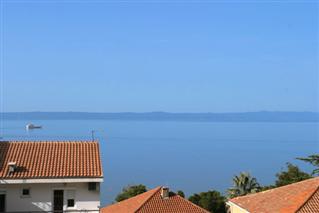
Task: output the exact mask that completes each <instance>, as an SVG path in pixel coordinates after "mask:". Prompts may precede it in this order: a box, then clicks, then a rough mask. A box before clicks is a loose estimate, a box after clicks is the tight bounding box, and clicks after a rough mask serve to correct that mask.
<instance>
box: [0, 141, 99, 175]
mask: <svg viewBox="0 0 319 213" xmlns="http://www.w3.org/2000/svg"><path fill="white" fill-rule="evenodd" d="M9 162H16V165H17V169H16V171H15V172H13V173H9V171H8V170H9V168H8V167H9V166H8V163H9ZM102 176H103V174H102V166H101V160H100V152H99V144H98V143H97V142H90V141H0V178H2V179H28V178H66V177H68V178H87V177H102Z"/></svg>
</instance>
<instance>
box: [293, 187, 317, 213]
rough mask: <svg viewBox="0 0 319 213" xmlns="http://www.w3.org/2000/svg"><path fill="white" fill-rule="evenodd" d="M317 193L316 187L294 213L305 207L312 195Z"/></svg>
mask: <svg viewBox="0 0 319 213" xmlns="http://www.w3.org/2000/svg"><path fill="white" fill-rule="evenodd" d="M317 191H319V186H318V187H317V189H316V190H314V191H313V193H311V194H310V195H309V196H308V198H307V199H306V200H305V202H304V203H303V204H301V205H300V206H299V207H298V208H297V209H296V212H298V211H299V210H300V209H302V207H303V206H304V205H306V203H307V202H308V201H309V200H310V199H311V198H312V197H313V196H314V194H316V193H317Z"/></svg>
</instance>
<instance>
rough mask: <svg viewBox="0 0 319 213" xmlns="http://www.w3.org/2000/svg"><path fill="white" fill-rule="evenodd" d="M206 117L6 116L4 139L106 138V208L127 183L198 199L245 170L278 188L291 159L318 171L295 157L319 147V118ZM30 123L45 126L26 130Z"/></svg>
mask: <svg viewBox="0 0 319 213" xmlns="http://www.w3.org/2000/svg"><path fill="white" fill-rule="evenodd" d="M203 115H206V114H201V113H199V114H196V113H190V114H187V113H185V114H174V113H69V112H68V113H43V112H42V113H40V112H33V113H5V114H2V116H3V117H4V118H5V119H3V120H2V121H3V124H2V125H3V128H2V132H3V133H2V135H3V138H2V140H93V139H94V140H99V142H100V147H101V154H102V161H103V162H102V163H103V168H104V177H105V180H104V183H103V184H102V187H101V192H102V195H101V202H102V205H104V204H108V203H111V202H113V201H114V198H115V196H116V194H117V193H118V192H119V191H120V190H121V189H122V187H124V186H126V185H128V184H139V183H142V184H145V185H147V186H148V187H149V188H152V187H156V186H158V185H167V186H169V187H171V188H172V189H173V190H179V189H181V190H184V191H185V192H186V194H187V195H191V194H192V193H197V192H201V191H205V190H208V189H216V190H220V191H221V192H225V191H226V189H227V188H228V187H230V186H231V179H232V177H233V175H235V174H238V173H239V172H241V171H249V172H251V173H252V175H254V176H255V177H257V179H258V181H259V182H260V183H261V184H271V183H273V181H274V179H275V174H276V173H277V172H278V171H280V170H281V169H284V167H285V163H286V162H292V163H294V164H297V165H299V166H301V167H302V168H303V169H304V170H305V171H308V172H310V171H311V170H312V167H310V166H308V165H307V164H305V163H303V162H300V161H298V160H296V159H295V158H296V157H300V156H308V155H310V154H312V153H314V152H315V151H316V150H319V133H318V129H319V123H318V113H310V112H307V113H305V112H299V113H296V112H295V113H293V112H280V113H279V112H254V113H226V114H219V113H211V114H208V115H211V116H212V117H214V119H215V120H214V119H212V118H211V120H210V119H204V121H203V120H202V121H201V117H202V116H203ZM245 115H246V116H245ZM276 115H277V116H278V117H277V118H276ZM190 117H191V119H190ZM204 117H205V118H209V116H207V115H206V116H204ZM266 117H268V119H267V121H262V120H260V119H264V118H266ZM174 118H175V120H174ZM182 118H184V119H182ZM217 118H218V119H217ZM226 118H227V119H226ZM239 118H240V119H239ZM270 118H272V119H270ZM279 118H281V119H279ZM283 118H285V121H284V120H283ZM288 118H289V119H288ZM225 119H226V120H227V121H226V120H225ZM258 119H259V120H258ZM231 120H233V121H231ZM288 120H289V121H288ZM30 122H31V123H34V124H36V125H41V126H42V129H35V130H29V131H27V130H26V129H25V125H26V124H27V123H30ZM92 131H94V135H93V137H94V138H92ZM195 183H196V184H195Z"/></svg>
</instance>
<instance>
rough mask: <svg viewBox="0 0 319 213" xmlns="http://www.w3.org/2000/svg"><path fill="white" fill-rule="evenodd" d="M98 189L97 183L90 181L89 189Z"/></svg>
mask: <svg viewBox="0 0 319 213" xmlns="http://www.w3.org/2000/svg"><path fill="white" fill-rule="evenodd" d="M95 190H96V183H95V182H90V183H89V191H95Z"/></svg>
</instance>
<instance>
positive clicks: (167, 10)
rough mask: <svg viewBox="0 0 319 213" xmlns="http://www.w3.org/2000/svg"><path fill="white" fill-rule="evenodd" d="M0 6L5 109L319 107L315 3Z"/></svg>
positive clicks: (46, 3)
mask: <svg viewBox="0 0 319 213" xmlns="http://www.w3.org/2000/svg"><path fill="white" fill-rule="evenodd" d="M2 4H3V8H2V10H3V12H4V13H3V17H4V19H3V24H4V25H3V32H2V36H3V43H4V47H3V61H4V64H3V70H2V71H3V82H2V83H3V85H2V88H4V90H3V91H2V94H3V97H2V98H3V103H2V104H3V110H4V111H91V112H123V111H134V112H145V111H169V112H242V111H259V110H271V111H273V110H274V111H275V110H276V111H277V110H280V111H286V110H287V111H319V110H318V106H319V104H318V99H319V88H318V85H319V74H318V72H319V71H318V58H319V57H318V4H315V3H287V2H286V3H284V2H281V3H278V2H277V3H274V2H273V3H216V2H215V3H213V2H206V3H205V2H201V3H195V2H191V3H187V2H183V1H178V2H175V3H169V2H160V1H157V2H156V3H154V2H153V3H151V2H147V1H144V2H143V1H131V2H116V1H112V2H110V1H109V2H107V1H91V3H90V1H68V2H67V3H62V2H61V1H48V0H43V1H41V2H40V1H25V2H24V1H15V0H11V1H9V0H8V1H3V2H2Z"/></svg>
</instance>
